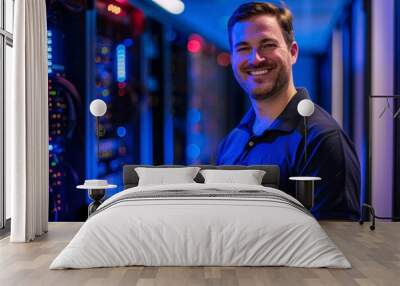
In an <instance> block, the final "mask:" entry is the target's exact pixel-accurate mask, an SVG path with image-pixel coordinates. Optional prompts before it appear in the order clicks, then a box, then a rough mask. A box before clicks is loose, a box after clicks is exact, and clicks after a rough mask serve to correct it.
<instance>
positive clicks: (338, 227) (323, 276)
mask: <svg viewBox="0 0 400 286" xmlns="http://www.w3.org/2000/svg"><path fill="white" fill-rule="evenodd" d="M321 224H322V226H323V227H324V229H325V230H326V231H327V233H328V234H329V236H330V237H331V238H332V240H333V241H334V242H335V243H336V244H337V245H338V246H339V248H340V249H341V250H342V251H343V252H344V254H345V255H346V257H347V258H348V259H349V261H350V262H351V264H352V266H353V268H352V269H348V270H343V269H305V268H289V267H121V268H100V269H86V270H48V267H49V265H50V263H51V261H52V260H53V259H54V258H55V256H56V255H57V254H58V253H59V252H60V251H61V250H62V249H63V247H65V245H66V244H67V242H68V241H69V240H70V239H71V238H72V236H73V235H74V234H75V233H76V231H77V230H78V229H79V227H80V226H81V223H50V226H49V233H48V234H47V235H45V236H43V237H42V238H39V239H37V240H35V241H34V242H32V243H21V244H16V243H13V244H11V243H9V239H8V238H5V239H3V240H1V241H0V285H1V286H8V285H12V286H17V285H29V286H34V285H53V286H56V285H57V286H61V285H68V286H75V285H79V286H80V285H96V286H97V285H137V286H139V285H140V286H153V285H166V286H179V285H199V286H200V285H202V286H203V285H204V286H206V285H210V286H211V285H226V286H235V285H243V286H244V285H245V286H261V285H289V286H293V285H346V286H351V285H382V286H390V285H396V286H397V285H400V223H384V222H378V224H377V229H376V230H375V231H370V230H369V228H368V225H363V226H360V225H359V224H358V223H351V222H321Z"/></svg>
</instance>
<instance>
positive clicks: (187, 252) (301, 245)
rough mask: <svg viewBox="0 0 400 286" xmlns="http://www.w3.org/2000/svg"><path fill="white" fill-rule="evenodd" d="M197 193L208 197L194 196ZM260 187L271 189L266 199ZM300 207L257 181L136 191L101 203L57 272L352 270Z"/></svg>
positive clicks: (63, 254) (60, 259) (66, 251)
mask: <svg viewBox="0 0 400 286" xmlns="http://www.w3.org/2000/svg"><path fill="white" fill-rule="evenodd" d="M175 190H176V194H175V195H174V196H167V197H164V196H161V197H157V196H156V197H154V196H150V197H148V198H146V197H145V196H146V192H147V194H153V195H154V194H156V193H157V192H159V193H163V192H168V191H170V192H172V193H173V191H175ZM178 192H181V194H182V195H179V193H178ZM196 192H197V193H200V194H204V195H203V196H199V197H197V196H191V195H190V193H196ZM215 192H220V193H221V194H222V193H227V194H228V195H226V196H218V195H213V194H215ZM252 192H265V196H266V197H264V193H261V194H260V197H257V196H255V195H254V196H253V195H252ZM234 193H237V194H238V195H235V194H234ZM138 194H140V195H139V196H138ZM183 194H185V195H183ZM207 194H208V195H207ZM229 194H231V195H229ZM239 194H240V195H239ZM141 196H142V197H141ZM299 204H300V203H299V202H297V201H296V200H295V199H293V198H292V197H290V196H289V195H286V194H285V193H284V192H282V191H279V190H278V189H274V188H270V187H264V186H256V185H243V184H198V183H188V184H170V185H157V186H138V187H134V188H129V189H127V190H125V191H123V192H120V193H118V194H116V195H114V196H113V197H111V198H109V199H108V200H107V201H105V202H104V203H103V204H102V205H101V206H100V207H99V209H98V211H97V213H96V214H95V215H93V216H92V217H90V218H89V219H88V220H87V221H86V222H85V224H84V225H83V226H82V227H81V229H80V230H79V231H78V233H77V234H76V235H75V237H74V238H73V239H72V241H71V242H70V243H69V244H68V246H67V247H66V248H65V249H64V250H63V251H62V252H61V253H60V254H59V255H58V256H57V257H56V259H55V260H54V261H53V262H52V264H51V265H50V269H63V268H91V267H113V266H128V265H145V266H194V265H197V266H211V265H213V266H245V265H246V266H293V267H331V268H350V267H351V266H350V263H349V262H348V260H347V259H346V258H345V257H344V255H343V253H342V252H341V251H340V250H339V249H338V248H337V247H336V245H335V244H334V243H333V242H332V241H331V239H330V238H329V237H328V236H327V234H326V233H325V231H324V230H323V229H322V228H321V226H320V225H319V224H318V222H317V221H316V220H315V219H314V218H313V217H312V216H311V215H310V214H309V213H307V211H304V210H302V208H301V207H299V206H298V205H299Z"/></svg>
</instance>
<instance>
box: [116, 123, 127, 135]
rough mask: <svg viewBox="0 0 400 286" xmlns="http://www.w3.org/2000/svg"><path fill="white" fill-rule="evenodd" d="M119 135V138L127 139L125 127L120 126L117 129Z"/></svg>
mask: <svg viewBox="0 0 400 286" xmlns="http://www.w3.org/2000/svg"><path fill="white" fill-rule="evenodd" d="M117 135H118V136H119V137H121V138H122V137H125V135H126V129H125V127H123V126H120V127H118V128H117Z"/></svg>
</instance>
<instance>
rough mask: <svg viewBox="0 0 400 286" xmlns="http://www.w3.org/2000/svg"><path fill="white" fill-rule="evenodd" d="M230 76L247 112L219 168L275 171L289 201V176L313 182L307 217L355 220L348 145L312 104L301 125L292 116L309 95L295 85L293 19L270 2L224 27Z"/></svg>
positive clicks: (356, 189)
mask: <svg viewBox="0 0 400 286" xmlns="http://www.w3.org/2000/svg"><path fill="white" fill-rule="evenodd" d="M228 32H229V42H230V46H231V61H232V69H233V72H234V75H235V78H236V80H237V81H238V83H239V84H240V86H241V87H242V88H243V90H244V91H245V92H246V93H247V95H248V96H249V99H250V102H251V105H252V107H251V108H250V110H249V111H248V112H247V114H246V115H245V116H244V117H243V119H242V120H241V122H240V123H239V125H238V126H237V127H236V128H235V129H233V130H232V131H231V132H230V133H229V134H228V135H227V136H226V137H225V138H224V140H223V141H222V142H221V144H220V146H219V148H218V155H217V164H219V165H227V164H230V165H232V164H233V165H257V164H277V165H279V166H280V171H281V174H280V188H281V189H282V190H283V191H286V192H287V193H289V194H291V195H294V193H295V189H294V188H295V186H294V183H293V182H290V181H289V177H290V176H318V177H321V178H322V181H319V182H318V183H317V184H316V188H315V204H314V208H313V209H312V213H313V214H314V215H315V216H316V217H317V218H340V219H353V220H357V219H359V211H360V207H359V194H360V166H359V161H358V158H357V154H356V152H355V148H354V145H353V143H352V142H351V141H350V139H349V138H348V136H347V135H346V134H345V133H344V132H343V130H342V129H341V128H340V126H339V125H338V124H337V123H336V121H335V120H334V119H333V118H332V117H331V116H330V115H329V114H328V113H327V112H326V111H324V110H323V109H322V108H321V107H319V106H318V105H315V111H314V114H313V115H312V116H311V117H310V118H309V121H308V122H309V124H308V134H309V135H308V139H307V153H308V156H307V160H306V158H305V154H304V144H305V140H304V123H303V120H302V117H301V116H300V115H299V114H298V112H297V105H298V103H299V102H300V101H301V100H302V99H309V96H308V93H307V90H306V89H304V88H297V89H296V87H295V85H294V82H293V73H292V65H293V64H295V63H296V60H297V56H298V53H299V47H298V44H297V43H296V41H295V39H294V32H293V25H292V14H291V12H290V11H289V10H288V9H286V8H282V7H277V6H275V5H273V4H271V3H260V2H250V3H245V4H243V5H241V6H240V7H239V8H238V9H236V11H235V12H234V13H233V15H232V16H231V18H230V19H229V23H228Z"/></svg>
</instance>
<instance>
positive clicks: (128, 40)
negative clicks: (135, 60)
mask: <svg viewBox="0 0 400 286" xmlns="http://www.w3.org/2000/svg"><path fill="white" fill-rule="evenodd" d="M124 45H125V47H130V46H132V45H133V40H132V39H129V38H128V39H125V40H124Z"/></svg>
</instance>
